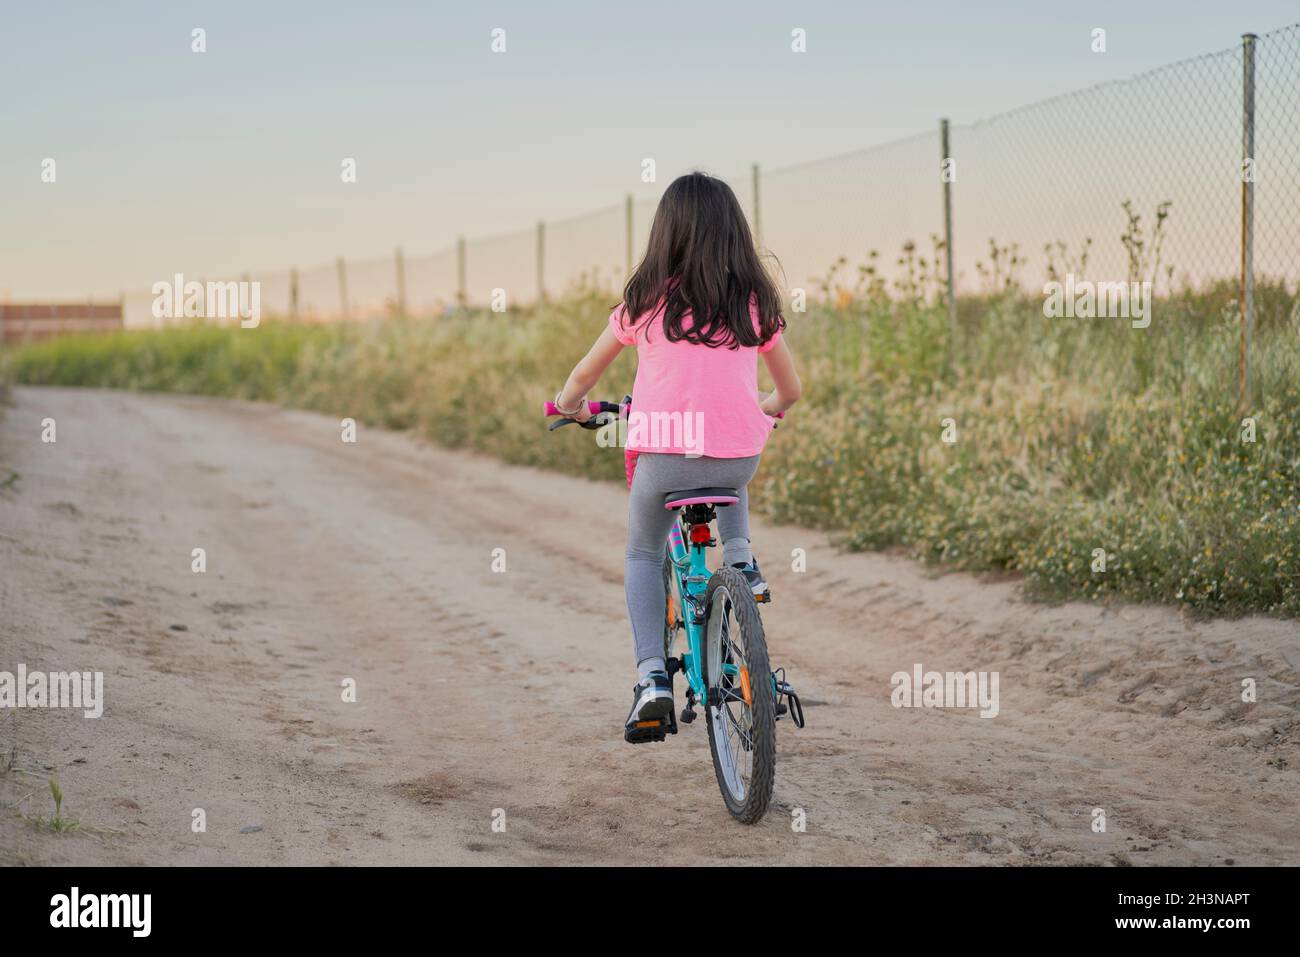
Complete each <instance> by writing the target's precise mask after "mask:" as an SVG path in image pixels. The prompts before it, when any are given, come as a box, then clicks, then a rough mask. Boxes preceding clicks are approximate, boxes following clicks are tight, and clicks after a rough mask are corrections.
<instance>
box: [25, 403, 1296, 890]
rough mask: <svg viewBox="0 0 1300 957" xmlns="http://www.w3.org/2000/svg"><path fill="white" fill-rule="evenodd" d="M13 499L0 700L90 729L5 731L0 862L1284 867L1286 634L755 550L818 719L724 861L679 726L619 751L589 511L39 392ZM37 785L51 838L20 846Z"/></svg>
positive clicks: (766, 537) (279, 420)
mask: <svg viewBox="0 0 1300 957" xmlns="http://www.w3.org/2000/svg"><path fill="white" fill-rule="evenodd" d="M45 418H53V419H54V420H55V422H56V428H57V432H56V438H57V440H56V441H55V442H54V443H43V442H42V441H41V428H42V426H41V422H42V420H43V419H45ZM588 440H590V439H589V437H588V436H587V435H585V434H584V435H581V436H579V435H574V434H559V435H546V434H545V433H543V432H542V431H541V427H540V423H539V435H538V441H562V442H577V441H588ZM777 440H778V441H779V437H778V439H777ZM11 472H17V473H19V478H18V479H17V480H15V481H13V482H12V483H10V485H9V487H8V488H6V489H4V490H0V671H5V670H7V671H10V672H14V671H16V668H17V665H18V664H20V663H21V664H25V665H26V667H27V669H28V670H29V671H33V670H45V671H60V670H71V669H78V670H84V671H102V672H103V673H104V682H105V698H106V704H105V708H104V714H103V717H101V718H98V719H88V718H85V717H83V716H82V714H81V712H73V711H68V710H52V709H43V710H42V709H35V708H23V709H15V710H10V711H5V712H0V749H2V750H0V771H3V769H4V768H5V767H6V765H10V764H11V765H12V766H13V767H12V769H11V770H8V771H7V772H5V773H0V810H2V811H3V813H0V863H49V864H60V863H122V864H140V863H143V864H171V863H176V864H201V863H237V864H290V863H308V864H355V863H367V864H375V863H379V864H423V863H472V864H491V863H511V864H529V863H582V862H591V863H606V862H608V863H619V864H626V863H636V862H668V863H674V862H675V863H691V862H715V863H748V862H757V863H766V864H779V863H786V862H793V863H867V864H1003V863H1011V864H1029V863H1056V864H1067V863H1088V864H1137V865H1140V864H1152V863H1196V864H1222V863H1224V862H1226V861H1233V862H1235V863H1238V864H1281V863H1287V864H1300V826H1298V825H1300V797H1298V795H1300V772H1298V771H1297V768H1296V764H1297V757H1296V745H1297V741H1298V740H1300V720H1298V715H1300V627H1297V625H1296V624H1295V623H1294V622H1281V621H1270V620H1263V619H1249V620H1244V621H1236V622H1216V623H1208V624H1202V623H1194V622H1191V621H1188V620H1185V619H1184V618H1183V617H1181V616H1180V615H1179V614H1178V613H1177V612H1175V611H1172V610H1169V609H1163V608H1139V607H1131V606H1119V607H1112V608H1104V607H1100V606H1091V605H1081V604H1070V605H1064V606H1060V607H1046V606H1042V605H1031V604H1027V603H1025V602H1023V601H1022V600H1020V598H1019V597H1018V590H1017V587H1016V585H1015V584H1014V583H1010V582H992V581H982V580H979V579H976V578H973V577H970V576H966V575H957V574H949V575H942V576H939V575H935V574H933V573H932V572H930V571H929V570H927V569H925V568H922V567H920V566H917V565H915V564H912V563H910V562H908V561H905V560H902V559H895V558H892V557H888V556H881V555H861V554H860V555H841V554H837V553H836V552H835V551H834V550H833V549H832V548H831V547H829V546H828V544H827V541H826V539H825V537H824V536H822V535H820V534H816V533H813V532H808V531H805V530H800V529H795V528H779V527H771V526H766V525H763V524H762V523H757V524H756V528H755V544H756V548H757V550H758V553H759V555H760V556H761V558H762V559H763V560H764V565H765V568H767V569H768V571H769V577H770V580H771V582H772V587H773V592H774V596H775V601H774V603H773V604H772V605H771V606H769V607H768V608H766V609H765V610H764V619H765V621H766V625H767V631H768V640H769V644H770V647H771V649H772V655H773V658H774V661H775V662H776V663H777V664H784V665H785V666H786V667H787V668H788V669H789V671H790V673H791V677H792V678H793V679H794V681H795V682H796V684H797V685H798V687H799V688H800V690H801V691H802V692H803V694H804V696H805V699H806V704H807V712H808V722H809V723H808V727H807V728H806V729H805V730H804V731H802V732H800V731H796V730H795V729H793V728H791V727H789V726H787V723H785V722H782V724H781V725H780V734H779V743H778V747H779V756H778V766H777V788H776V797H775V800H774V803H773V807H772V810H771V812H770V814H769V815H768V817H767V818H766V819H765V821H764V822H763V823H762V824H760V825H759V826H757V827H753V828H745V827H742V826H740V825H736V824H733V823H732V822H731V821H730V819H729V818H728V816H727V814H726V811H725V809H724V808H723V805H722V801H721V798H720V796H719V795H718V792H717V785H716V783H715V782H714V778H713V772H712V769H711V766H710V761H709V751H708V743H707V736H706V734H705V729H704V727H703V724H702V722H697V723H696V724H695V725H694V726H691V727H683V728H682V733H681V734H679V735H678V736H677V737H676V738H670V739H669V740H668V741H667V742H666V743H664V744H657V745H644V746H640V747H636V748H634V747H632V746H629V745H626V744H624V743H623V741H622V739H621V734H620V724H621V721H622V719H623V716H624V714H625V712H626V707H627V699H628V694H629V689H630V685H631V682H632V680H633V676H634V673H633V669H632V661H631V642H630V637H629V633H628V626H627V623H626V619H625V609H624V604H623V593H622V549H623V536H624V529H625V518H624V511H623V510H624V504H625V493H624V491H623V490H622V489H621V488H619V487H617V486H614V485H605V484H595V483H590V482H585V481H582V480H579V479H572V478H567V477H562V476H557V475H552V474H546V473H541V472H535V471H532V470H528V469H521V468H511V467H507V466H503V465H501V464H500V463H498V462H496V461H493V460H490V459H487V458H484V457H481V456H477V455H470V454H464V453H457V452H449V451H446V450H443V449H439V448H435V447H431V446H429V445H427V444H425V443H423V442H421V441H418V440H416V439H414V438H412V437H410V436H407V435H400V434H392V433H385V432H382V431H379V430H376V429H369V428H366V427H364V426H362V427H361V428H360V431H359V435H358V439H357V442H356V443H355V444H345V443H344V442H343V441H341V438H340V428H339V423H338V421H337V420H336V419H331V418H327V417H323V416H317V415H310V414H304V413H298V412H287V411H282V410H279V409H275V408H270V407H265V406H257V405H249V404H243V403H235V402H225V401H216V400H208V399H200V398H186V397H173V396H140V395H127V394H120V393H111V392H97V391H72V390H44V389H20V390H18V391H17V393H16V400H15V404H14V405H13V406H12V407H11V408H9V409H8V410H7V411H6V414H5V417H4V419H3V422H2V423H0V483H3V482H4V480H5V478H6V477H7V476H8V475H9V474H10V473H11ZM196 548H202V549H204V550H205V552H206V563H207V564H206V572H203V573H196V572H194V571H193V570H192V568H191V562H192V554H193V550H194V549H196ZM795 548H802V549H805V550H806V552H807V570H806V571H805V572H803V573H796V572H794V571H792V570H791V567H790V560H789V556H790V555H791V552H792V549H795ZM495 549H504V557H505V562H506V569H505V571H504V573H497V572H494V571H493V570H492V563H493V557H494V550H495ZM916 663H921V664H922V665H923V666H924V668H925V669H926V670H931V669H933V670H938V671H948V670H960V671H971V670H975V671H990V672H994V671H995V672H998V673H999V676H1000V710H999V713H998V715H997V716H996V717H993V718H981V717H979V715H978V713H977V712H976V711H973V710H969V709H967V710H954V709H947V710H945V709H934V708H931V709H925V708H911V709H908V708H894V707H893V706H891V703H890V691H891V686H890V677H891V675H893V674H894V673H895V672H897V671H909V672H910V671H911V670H912V668H913V665H914V664H916ZM346 678H351V679H354V680H355V682H356V701H355V703H349V702H345V701H344V700H343V689H342V682H343V680H344V679H346ZM1244 678H1253V679H1255V681H1256V683H1257V688H1258V702H1257V703H1255V704H1253V705H1248V704H1243V703H1242V702H1241V700H1240V695H1241V682H1242V679H1244ZM50 776H53V777H55V778H57V780H58V781H59V783H60V785H61V787H62V790H63V792H64V794H65V799H64V814H65V815H67V816H69V817H72V818H75V819H77V820H78V821H79V822H80V824H81V826H80V827H79V828H78V829H75V830H72V831H69V832H66V833H50V832H49V831H48V830H46V829H43V828H42V827H41V826H39V824H38V823H36V822H35V820H34V818H36V817H37V816H39V815H48V814H50V813H51V811H52V803H51V801H50V798H49V793H48V788H47V785H46V783H45V779H46V778H48V777H50ZM1098 808H1100V809H1102V811H1104V813H1105V822H1106V829H1105V831H1104V833H1098V832H1096V831H1094V829H1093V826H1092V825H1093V820H1094V809H1098ZM196 809H202V812H203V815H204V817H205V820H206V830H205V831H203V832H200V833H196V832H195V831H194V830H193V829H192V821H193V820H194V812H195V810H196ZM799 809H802V813H803V814H805V815H806V822H807V827H806V831H803V832H799V831H797V830H796V829H794V828H793V827H792V821H793V820H794V819H795V816H796V813H797V812H798V810H799ZM494 820H496V821H504V824H505V827H504V830H494V827H493V823H494Z"/></svg>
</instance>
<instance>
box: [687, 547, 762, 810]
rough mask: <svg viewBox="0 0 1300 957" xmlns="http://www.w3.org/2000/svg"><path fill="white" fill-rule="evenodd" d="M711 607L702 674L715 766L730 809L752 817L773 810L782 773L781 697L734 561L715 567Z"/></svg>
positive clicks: (753, 606)
mask: <svg viewBox="0 0 1300 957" xmlns="http://www.w3.org/2000/svg"><path fill="white" fill-rule="evenodd" d="M708 607H709V619H708V625H707V629H706V632H705V639H704V642H705V644H704V678H705V683H706V685H707V687H708V700H707V702H706V704H707V712H708V718H709V720H708V726H709V751H710V752H711V753H712V754H713V770H714V773H715V774H716V775H717V778H718V789H719V790H720V791H721V792H722V799H723V801H724V802H726V805H727V810H728V811H730V812H731V816H732V817H734V818H735V819H736V820H738V821H740V822H741V823H742V824H754V823H757V822H758V821H759V819H761V818H762V817H763V815H764V814H765V813H767V807H768V804H769V803H770V802H771V800H772V786H773V782H774V781H775V778H776V699H775V697H774V696H773V694H772V689H771V681H772V673H771V668H770V667H769V665H768V657H767V641H766V639H765V638H764V636H763V620H762V619H761V618H760V617H759V614H758V604H757V603H756V602H755V601H754V593H753V591H752V590H751V589H750V586H749V583H748V582H747V581H746V580H745V576H744V575H742V574H741V573H740V572H739V571H737V570H736V569H734V568H725V567H724V568H720V569H718V571H716V572H714V573H713V576H712V577H711V578H710V579H709V589H708Z"/></svg>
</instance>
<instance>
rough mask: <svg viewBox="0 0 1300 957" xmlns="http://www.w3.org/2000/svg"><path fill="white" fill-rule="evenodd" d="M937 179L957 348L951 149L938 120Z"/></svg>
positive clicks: (950, 315) (951, 329) (951, 335)
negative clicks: (940, 190) (940, 197)
mask: <svg viewBox="0 0 1300 957" xmlns="http://www.w3.org/2000/svg"><path fill="white" fill-rule="evenodd" d="M939 152H940V154H941V155H940V157H939V179H940V180H942V181H943V254H944V265H945V267H946V269H947V273H948V334H949V338H950V339H951V341H952V350H953V351H954V352H955V351H956V349H957V328H958V327H957V276H956V273H955V272H954V271H953V264H952V179H953V177H952V175H951V173H950V169H951V167H950V163H951V160H952V151H951V150H950V149H949V148H948V121H947V120H946V119H941V120H940V121H939Z"/></svg>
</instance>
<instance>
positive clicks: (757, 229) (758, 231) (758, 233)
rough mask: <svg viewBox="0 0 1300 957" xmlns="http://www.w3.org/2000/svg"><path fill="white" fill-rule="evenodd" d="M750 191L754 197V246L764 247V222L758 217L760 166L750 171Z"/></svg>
mask: <svg viewBox="0 0 1300 957" xmlns="http://www.w3.org/2000/svg"><path fill="white" fill-rule="evenodd" d="M750 180H751V182H750V190H751V193H752V195H753V197H754V245H755V246H762V245H763V220H762V219H761V218H760V217H759V215H758V164H757V163H755V164H754V165H753V167H752V168H751V170H750Z"/></svg>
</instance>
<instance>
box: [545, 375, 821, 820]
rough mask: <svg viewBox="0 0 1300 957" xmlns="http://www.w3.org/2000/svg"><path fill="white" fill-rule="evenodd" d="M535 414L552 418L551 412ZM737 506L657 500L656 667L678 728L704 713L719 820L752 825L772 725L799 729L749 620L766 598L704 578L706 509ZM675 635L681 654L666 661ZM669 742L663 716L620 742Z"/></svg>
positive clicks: (612, 412)
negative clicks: (676, 699)
mask: <svg viewBox="0 0 1300 957" xmlns="http://www.w3.org/2000/svg"><path fill="white" fill-rule="evenodd" d="M631 401H632V397H631V396H625V397H624V398H623V401H622V402H621V403H615V402H589V403H588V408H589V409H590V410H591V412H592V418H591V419H589V420H588V421H587V422H582V423H580V422H577V421H576V420H574V419H568V418H565V419H560V420H559V421H557V422H554V423H552V424H551V426H550V429H549V430H550V431H555V430H556V429H558V428H560V427H561V426H564V425H570V424H573V425H580V426H582V427H583V428H586V429H599V428H603V427H605V426H607V425H609V424H610V423H611V422H613V421H614V418H613V417H614V416H622V417H626V416H627V414H628V410H629V408H630V406H631ZM545 412H546V415H547V416H555V415H559V412H558V411H557V410H556V408H555V404H554V403H552V402H548V403H546V407H545ZM738 502H739V492H738V491H737V490H736V489H734V488H716V487H714V488H695V489H683V490H681V491H677V492H671V493H669V494H668V495H666V496H665V497H664V507H665V508H668V509H672V510H674V511H677V512H678V517H677V521H675V522H674V523H673V526H672V528H671V529H670V530H669V532H668V541H667V543H666V545H665V554H664V565H663V573H664V592H665V595H666V596H667V599H666V607H665V610H664V660H665V661H666V662H667V665H668V669H667V670H668V674H669V677H670V678H673V679H675V677H676V675H677V674H679V673H680V674H683V675H685V677H686V706H685V707H684V708H683V709H682V712H681V720H682V723H683V724H691V723H693V722H694V721H695V719H696V717H697V714H696V707H697V706H699V705H701V704H702V705H703V707H704V710H705V713H706V716H707V721H706V726H707V727H708V734H709V751H710V753H711V754H712V756H713V770H714V774H715V775H716V777H717V780H718V789H719V790H720V791H721V792H722V799H723V801H724V802H725V804H726V806H727V810H728V811H729V812H730V813H731V816H732V817H734V818H735V819H736V820H737V821H740V822H741V823H743V824H754V823H757V822H758V821H759V820H760V819H761V818H762V817H763V815H764V814H765V813H766V812H767V808H768V804H769V803H770V802H771V799H772V788H773V784H774V782H775V778H776V722H777V721H779V720H780V719H781V718H783V717H785V716H787V715H788V716H789V717H790V718H791V720H792V721H793V722H794V725H795V726H796V727H799V728H802V727H803V726H804V714H803V705H802V703H801V702H800V700H799V696H798V694H797V693H796V692H795V690H794V688H793V687H792V686H791V685H790V683H789V682H788V681H787V680H786V676H785V669H783V668H778V669H775V670H773V669H772V668H771V667H770V663H769V659H768V652H767V639H766V636H765V635H764V632H763V620H762V617H761V615H760V614H759V610H758V605H759V603H760V602H762V603H767V602H769V601H771V592H770V590H769V591H765V592H764V593H763V594H762V595H761V596H755V595H754V593H753V591H752V590H751V588H750V585H749V582H748V581H746V580H745V576H744V575H742V574H741V573H740V571H739V570H738V569H735V568H731V567H728V566H726V565H724V566H722V567H721V568H718V569H717V570H716V571H712V572H711V571H710V570H709V567H708V560H707V557H706V552H707V550H708V549H709V548H711V547H713V546H714V545H716V544H717V540H716V539H715V538H714V537H713V532H712V529H711V528H710V524H711V523H712V521H713V519H714V518H715V517H716V515H717V512H716V509H718V508H728V507H731V506H732V505H735V504H737V503H738ZM679 634H681V635H684V648H683V649H682V652H681V654H680V655H677V656H674V655H673V650H674V647H675V645H676V643H677V638H678V636H679ZM756 679H757V680H756ZM674 690H675V689H674ZM676 733H677V716H676V715H675V714H674V713H673V712H672V711H669V713H668V714H667V715H666V716H665V717H664V718H662V719H659V720H656V721H642V722H638V724H637V725H636V726H635V727H633V728H629V729H627V731H626V732H625V735H624V736H625V738H626V739H627V740H628V741H630V742H633V743H642V742H647V741H663V740H665V739H666V737H667V736H668V735H670V734H676Z"/></svg>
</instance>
